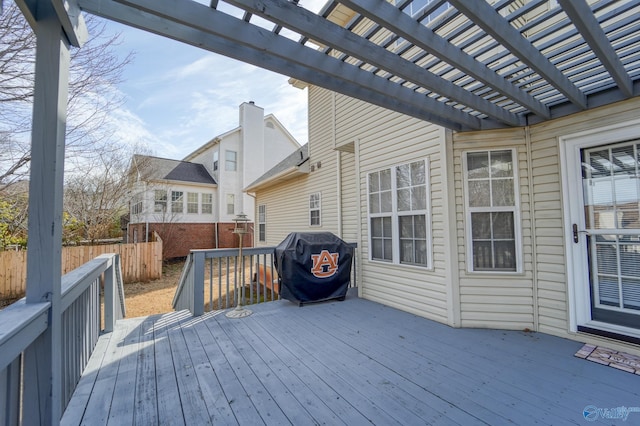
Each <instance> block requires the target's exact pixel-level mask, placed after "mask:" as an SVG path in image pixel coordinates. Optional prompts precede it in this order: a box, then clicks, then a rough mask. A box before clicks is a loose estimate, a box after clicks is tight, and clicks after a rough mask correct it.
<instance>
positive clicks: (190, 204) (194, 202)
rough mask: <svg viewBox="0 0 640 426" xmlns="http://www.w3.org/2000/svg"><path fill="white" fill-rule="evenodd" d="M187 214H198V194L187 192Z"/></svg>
mask: <svg viewBox="0 0 640 426" xmlns="http://www.w3.org/2000/svg"><path fill="white" fill-rule="evenodd" d="M187 213H196V214H197V213H198V193H197V192H187Z"/></svg>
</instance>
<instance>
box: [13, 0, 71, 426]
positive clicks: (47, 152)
mask: <svg viewBox="0 0 640 426" xmlns="http://www.w3.org/2000/svg"><path fill="white" fill-rule="evenodd" d="M31 7H32V9H29V7H28V6H26V11H25V5H24V4H23V5H21V8H22V10H23V12H26V13H25V16H26V17H27V20H28V21H29V22H30V24H31V25H32V27H33V30H34V31H35V33H36V40H37V44H36V66H35V88H34V101H33V123H32V133H31V171H30V179H29V240H28V241H29V246H28V260H27V288H26V298H27V303H38V302H44V301H48V302H50V303H51V309H50V311H49V328H48V329H47V331H45V332H44V333H43V334H42V335H41V336H40V337H39V338H38V340H37V341H36V342H35V343H34V344H33V345H32V346H31V347H30V348H29V349H28V350H27V351H25V356H24V385H25V391H24V392H25V395H27V397H25V398H24V407H23V422H24V424H40V425H50V424H54V425H55V424H58V423H59V421H60V418H61V417H62V395H61V394H62V377H61V369H62V368H61V367H62V351H61V345H62V331H61V322H62V315H61V303H60V293H61V277H62V268H61V255H62V193H63V180H64V150H65V128H66V116H67V99H68V86H69V85H68V78H69V59H70V53H69V41H68V38H67V36H66V35H65V31H64V30H63V27H62V24H61V22H60V19H59V17H58V14H57V13H56V10H55V7H54V5H53V3H52V2H51V1H48V0H47V1H38V2H36V3H35V5H34V4H33V3H32V4H31Z"/></svg>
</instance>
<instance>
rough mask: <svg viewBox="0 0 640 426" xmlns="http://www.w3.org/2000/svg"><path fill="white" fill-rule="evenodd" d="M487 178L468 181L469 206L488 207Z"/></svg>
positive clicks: (489, 200)
mask: <svg viewBox="0 0 640 426" xmlns="http://www.w3.org/2000/svg"><path fill="white" fill-rule="evenodd" d="M489 182H490V181H489V180H472V181H469V185H468V187H469V207H488V206H490V205H491V204H490V203H491V197H490V194H489Z"/></svg>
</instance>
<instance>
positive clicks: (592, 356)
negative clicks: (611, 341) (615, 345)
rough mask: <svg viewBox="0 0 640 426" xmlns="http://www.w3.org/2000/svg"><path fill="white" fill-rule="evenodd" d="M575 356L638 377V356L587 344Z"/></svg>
mask: <svg viewBox="0 0 640 426" xmlns="http://www.w3.org/2000/svg"><path fill="white" fill-rule="evenodd" d="M575 356H577V357H578V358H582V359H587V360H589V361H593V362H597V363H598V364H603V365H608V366H609V367H613V368H617V369H618V370H622V371H627V372H629V373H633V374H637V375H639V376H640V356H635V355H631V354H627V353H624V352H618V351H614V350H613V349H607V348H603V347H601V346H594V345H588V344H586V345H584V346H583V347H582V348H581V349H580V350H579V351H578V352H576V354H575Z"/></svg>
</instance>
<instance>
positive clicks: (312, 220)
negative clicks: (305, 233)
mask: <svg viewBox="0 0 640 426" xmlns="http://www.w3.org/2000/svg"><path fill="white" fill-rule="evenodd" d="M320 203H321V199H320V193H319V192H314V193H313V194H311V195H309V226H320V225H321V222H320V211H321V204H320Z"/></svg>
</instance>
